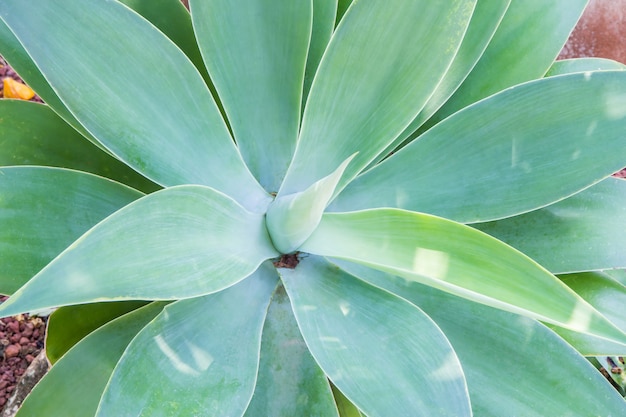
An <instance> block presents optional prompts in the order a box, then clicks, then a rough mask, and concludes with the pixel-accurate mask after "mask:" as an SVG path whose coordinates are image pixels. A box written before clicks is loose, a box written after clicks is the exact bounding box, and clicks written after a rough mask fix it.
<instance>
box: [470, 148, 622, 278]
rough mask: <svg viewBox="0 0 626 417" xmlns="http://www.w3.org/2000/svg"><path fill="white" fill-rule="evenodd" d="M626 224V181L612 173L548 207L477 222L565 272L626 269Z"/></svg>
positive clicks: (548, 264) (535, 258) (506, 240)
mask: <svg viewBox="0 0 626 417" xmlns="http://www.w3.org/2000/svg"><path fill="white" fill-rule="evenodd" d="M625 142H626V141H625ZM598 147H599V148H600V147H601V146H598ZM572 175H574V174H572ZM624 225H626V180H623V179H619V178H613V177H610V178H607V179H605V180H604V181H602V182H600V183H598V184H596V185H594V186H593V187H590V188H588V189H586V190H584V191H581V192H580V193H578V194H576V195H574V196H572V197H569V198H567V199H565V200H563V201H559V202H558V203H555V204H552V205H551V206H548V207H545V208H543V209H540V210H536V211H533V212H530V213H527V214H523V215H521V216H516V217H512V218H509V219H504V220H498V221H495V222H489V223H477V224H474V225H472V226H473V227H475V228H477V229H479V230H482V231H483V232H485V233H488V234H490V235H492V236H495V237H497V238H498V239H500V240H502V241H503V242H506V243H508V244H509V245H511V246H513V247H514V248H516V249H519V250H520V251H522V252H524V253H525V254H526V255H528V256H530V257H531V258H533V259H534V260H535V261H537V262H539V263H540V264H541V265H543V266H544V267H545V268H547V269H548V270H549V271H551V272H552V273H554V274H563V273H568V272H583V271H597V270H603V269H613V268H626V252H624V249H623V247H622V246H623V242H624V230H625V226H624ZM555 239H558V244H557V243H556V242H557V241H556V240H555Z"/></svg>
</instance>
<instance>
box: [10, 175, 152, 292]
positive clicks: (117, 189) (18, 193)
mask: <svg viewBox="0 0 626 417" xmlns="http://www.w3.org/2000/svg"><path fill="white" fill-rule="evenodd" d="M141 196H142V194H141V193H140V192H138V191H136V190H133V189H131V188H128V187H126V186H124V185H122V184H119V183H116V182H113V181H111V180H108V179H105V178H102V177H97V176H95V175H91V174H86V173H82V172H78V171H70V170H66V169H61V168H44V167H4V168H0V253H1V254H2V262H0V293H2V294H12V293H13V292H14V291H16V290H17V289H18V288H19V287H21V286H22V285H24V283H26V281H28V280H29V279H30V278H31V277H32V276H33V275H35V274H36V273H37V272H38V271H39V270H40V269H41V268H43V267H44V266H46V264H47V263H48V262H50V261H51V260H52V259H53V258H54V257H55V256H57V255H58V254H59V253H60V252H61V251H63V250H64V249H65V248H67V247H68V246H69V245H70V244H71V243H72V242H73V241H74V240H76V239H77V238H78V237H80V236H81V235H82V234H83V233H85V232H86V231H87V230H88V229H89V228H90V227H92V226H93V225H94V224H96V223H97V222H99V221H100V220H102V219H103V218H105V217H106V216H108V215H110V214H111V213H113V212H114V211H116V210H118V209H119V208H121V207H123V206H125V205H126V204H128V203H130V202H132V201H133V200H136V199H138V198H140V197H141Z"/></svg>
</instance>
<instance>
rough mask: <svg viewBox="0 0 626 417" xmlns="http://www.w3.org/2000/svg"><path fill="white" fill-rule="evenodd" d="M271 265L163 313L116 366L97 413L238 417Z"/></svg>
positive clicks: (252, 375)
mask: <svg viewBox="0 0 626 417" xmlns="http://www.w3.org/2000/svg"><path fill="white" fill-rule="evenodd" d="M276 283H277V276H276V272H275V270H274V269H273V268H272V266H271V264H269V265H264V266H262V267H261V268H260V269H259V270H258V271H257V272H256V273H254V274H253V275H252V276H250V277H249V278H247V279H245V280H244V281H242V282H240V283H238V284H237V285H234V286H232V287H230V288H228V289H226V290H224V291H221V292H218V293H216V294H210V295H207V296H203V297H197V298H191V299H187V300H180V301H177V302H175V303H173V304H170V305H168V306H167V307H165V309H163V312H162V313H161V314H159V315H158V316H157V317H156V318H155V319H154V320H153V321H152V322H151V323H150V324H148V325H147V326H146V327H144V329H143V330H142V331H141V332H140V333H139V334H138V335H137V337H135V339H133V341H132V342H131V344H130V345H129V346H128V348H127V349H126V351H125V352H124V355H123V356H122V358H121V359H120V361H119V363H118V364H117V366H116V368H115V371H114V372H113V375H112V377H111V380H110V381H109V384H108V386H107V389H106V391H105V392H104V395H103V396H102V400H101V402H100V405H99V407H98V413H97V416H99V417H108V416H131V415H132V416H139V415H146V416H148V415H149V416H164V417H165V416H224V417H229V416H241V415H243V413H244V411H245V409H246V407H247V405H248V403H249V401H250V398H251V397H252V393H253V391H254V385H255V383H256V376H257V368H258V366H259V351H260V348H261V330H262V328H263V322H264V321H265V316H266V314H267V308H268V305H269V303H270V298H271V295H272V292H273V291H274V289H275V287H276Z"/></svg>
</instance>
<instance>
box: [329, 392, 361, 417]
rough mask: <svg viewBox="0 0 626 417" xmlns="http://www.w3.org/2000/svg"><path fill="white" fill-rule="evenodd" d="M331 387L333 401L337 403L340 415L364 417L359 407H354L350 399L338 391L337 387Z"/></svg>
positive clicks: (342, 416)
mask: <svg viewBox="0 0 626 417" xmlns="http://www.w3.org/2000/svg"><path fill="white" fill-rule="evenodd" d="M331 388H332V390H333V395H334V396H335V403H336V404H337V409H338V410H339V416H340V417H364V416H363V413H361V412H360V411H359V409H358V408H356V406H355V405H354V404H352V403H351V402H350V400H349V399H347V398H346V396H345V395H343V394H342V393H341V391H339V389H337V387H335V386H334V385H332V386H331Z"/></svg>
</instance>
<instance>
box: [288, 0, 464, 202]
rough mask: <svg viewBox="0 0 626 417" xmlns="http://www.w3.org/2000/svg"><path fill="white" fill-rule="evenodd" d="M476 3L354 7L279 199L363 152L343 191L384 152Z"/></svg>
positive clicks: (316, 89)
mask: <svg viewBox="0 0 626 417" xmlns="http://www.w3.org/2000/svg"><path fill="white" fill-rule="evenodd" d="M475 3H476V2H475V0H450V1H447V2H433V1H430V0H413V1H404V0H390V1H385V2H382V1H360V2H354V3H353V4H352V5H351V7H350V8H349V9H348V12H347V13H346V15H345V16H344V17H343V19H342V20H341V23H340V25H339V26H338V27H337V29H336V30H335V33H334V34H333V37H332V39H331V41H330V43H329V45H328V48H327V49H326V52H325V54H324V57H323V58H322V61H321V62H320V65H319V68H318V70H317V74H316V76H315V80H314V81H313V84H312V86H311V91H310V93H309V98H308V101H307V103H306V107H305V110H304V115H303V120H302V127H301V130H300V138H299V141H298V145H297V147H296V152H295V155H294V158H293V161H292V163H291V165H290V167H289V170H288V172H287V177H286V178H285V182H284V183H283V184H282V185H281V190H280V192H281V193H282V194H292V193H295V192H298V191H301V190H303V189H305V188H307V187H309V186H310V185H311V184H313V183H314V182H315V181H317V180H319V179H320V178H323V177H325V176H327V175H328V174H330V173H331V172H332V171H333V170H334V169H336V168H337V167H338V166H339V164H341V162H343V161H345V160H346V158H348V157H349V156H350V155H352V154H354V153H355V152H359V154H358V155H357V156H356V158H355V159H354V161H353V163H352V164H350V166H349V167H348V169H347V170H346V176H345V177H344V178H342V180H341V182H340V186H339V188H343V185H345V184H346V183H347V182H349V181H350V179H351V178H353V177H354V176H355V175H356V174H357V173H358V172H359V171H360V170H361V169H363V167H365V166H366V165H367V164H369V162H370V161H371V160H372V159H374V158H375V157H376V156H377V155H378V154H379V153H380V152H382V151H383V150H384V149H385V148H386V147H387V145H389V143H391V141H392V140H393V139H395V137H396V136H397V135H398V134H400V133H401V132H402V130H403V129H404V128H405V127H406V126H407V125H408V124H409V123H410V122H411V120H413V118H415V116H416V115H417V113H418V112H419V111H420V110H421V109H422V107H423V106H424V104H425V102H426V101H427V100H428V98H429V97H430V95H431V94H432V92H433V91H434V89H435V87H436V86H437V84H438V83H439V82H440V81H441V79H442V78H443V75H444V73H445V70H446V69H447V68H448V66H449V65H450V63H451V62H452V60H453V58H454V56H455V54H456V52H457V50H458V48H459V45H460V43H461V40H462V38H463V35H464V33H465V30H466V29H467V25H468V23H469V20H470V18H471V15H472V11H473V9H474V5H475ZM417 19H419V21H420V24H416V21H417Z"/></svg>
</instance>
